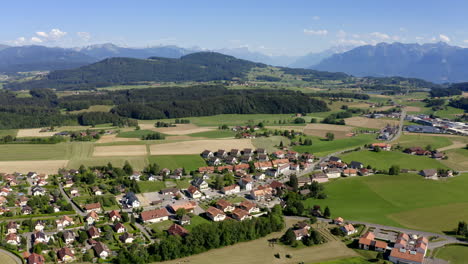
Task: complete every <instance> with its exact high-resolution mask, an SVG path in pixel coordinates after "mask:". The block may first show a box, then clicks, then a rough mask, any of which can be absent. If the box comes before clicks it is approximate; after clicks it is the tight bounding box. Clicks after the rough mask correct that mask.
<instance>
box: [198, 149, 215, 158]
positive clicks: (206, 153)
mask: <svg viewBox="0 0 468 264" xmlns="http://www.w3.org/2000/svg"><path fill="white" fill-rule="evenodd" d="M201 156H202V158H204V159H210V158H212V157H214V153H213V152H211V151H209V150H205V151H203V152H202V154H201Z"/></svg>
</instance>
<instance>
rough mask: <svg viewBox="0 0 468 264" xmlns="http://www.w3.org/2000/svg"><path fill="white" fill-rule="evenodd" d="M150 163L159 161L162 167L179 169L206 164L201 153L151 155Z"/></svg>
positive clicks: (191, 168)
mask: <svg viewBox="0 0 468 264" xmlns="http://www.w3.org/2000/svg"><path fill="white" fill-rule="evenodd" d="M149 162H150V163H154V162H155V163H157V164H158V165H159V167H161V168H168V169H171V170H173V169H177V168H185V169H186V170H187V171H191V170H196V169H198V168H199V167H203V166H206V163H205V161H204V160H203V159H202V158H201V157H200V155H161V156H159V155H158V156H150V157H149Z"/></svg>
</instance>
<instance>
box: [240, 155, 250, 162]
mask: <svg viewBox="0 0 468 264" xmlns="http://www.w3.org/2000/svg"><path fill="white" fill-rule="evenodd" d="M251 161H252V156H249V155H242V156H241V157H240V162H242V163H249V162H251Z"/></svg>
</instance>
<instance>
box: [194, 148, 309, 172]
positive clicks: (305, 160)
mask: <svg viewBox="0 0 468 264" xmlns="http://www.w3.org/2000/svg"><path fill="white" fill-rule="evenodd" d="M201 156H202V158H204V159H205V160H206V161H207V163H208V165H210V166H208V167H201V168H199V169H198V171H199V172H200V173H213V172H216V171H219V172H221V171H224V170H227V171H231V172H243V171H244V172H245V171H247V170H249V168H250V165H249V163H253V165H254V167H255V170H257V171H263V172H265V174H266V175H268V176H272V177H277V176H279V175H281V174H286V173H288V172H298V171H300V170H306V169H309V168H310V167H311V165H312V163H313V161H314V158H315V156H314V155H312V154H309V153H304V154H299V153H298V152H296V151H293V150H278V151H275V152H273V153H271V155H269V154H268V153H267V151H266V150H265V149H261V148H259V149H256V150H252V149H249V148H246V149H244V150H238V149H231V151H229V152H228V151H226V150H222V149H220V150H218V151H216V152H212V151H210V150H205V151H203V152H202V153H201Z"/></svg>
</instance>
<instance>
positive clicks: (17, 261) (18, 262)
mask: <svg viewBox="0 0 468 264" xmlns="http://www.w3.org/2000/svg"><path fill="white" fill-rule="evenodd" d="M0 253H3V254H5V255H7V256H9V257H11V258H12V260H13V261H14V262H16V263H17V264H23V261H21V259H19V258H18V257H17V256H16V255H15V254H13V253H11V252H9V251H6V250H4V249H1V248H0Z"/></svg>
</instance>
